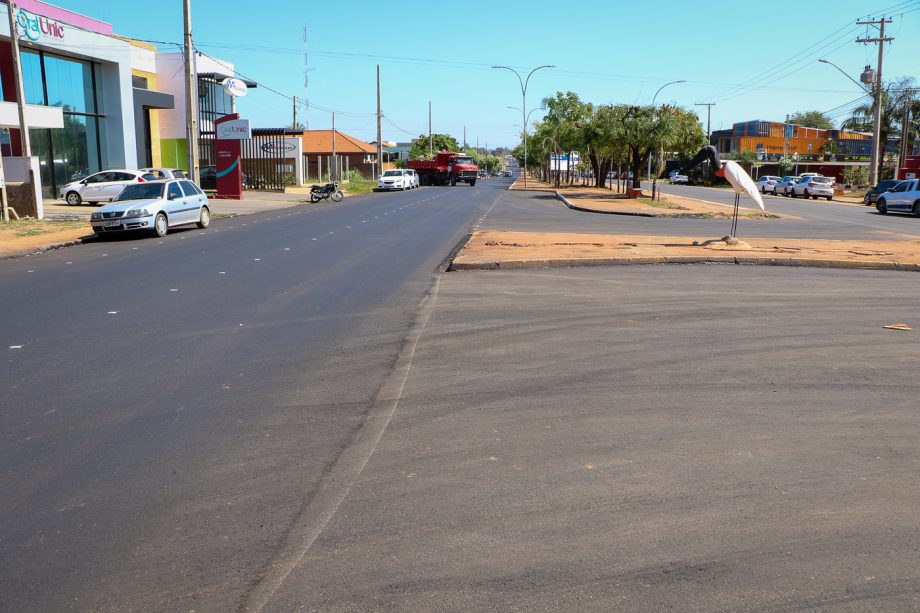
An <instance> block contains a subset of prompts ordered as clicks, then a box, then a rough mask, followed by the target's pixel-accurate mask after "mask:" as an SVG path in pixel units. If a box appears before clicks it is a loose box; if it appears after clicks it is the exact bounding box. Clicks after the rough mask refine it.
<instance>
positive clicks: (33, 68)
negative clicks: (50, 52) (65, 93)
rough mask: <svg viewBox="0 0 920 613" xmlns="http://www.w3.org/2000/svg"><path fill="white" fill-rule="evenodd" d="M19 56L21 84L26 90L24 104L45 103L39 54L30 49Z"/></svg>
mask: <svg viewBox="0 0 920 613" xmlns="http://www.w3.org/2000/svg"><path fill="white" fill-rule="evenodd" d="M20 58H21V61H22V84H23V88H24V89H25V90H26V104H45V87H44V83H43V80H42V59H41V56H40V55H39V54H37V53H33V52H32V51H23V52H22V53H21V54H20Z"/></svg>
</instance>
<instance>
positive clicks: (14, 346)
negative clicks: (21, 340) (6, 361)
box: [10, 345, 22, 349]
mask: <svg viewBox="0 0 920 613" xmlns="http://www.w3.org/2000/svg"><path fill="white" fill-rule="evenodd" d="M10 349H22V345H10Z"/></svg>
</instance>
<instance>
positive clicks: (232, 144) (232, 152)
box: [214, 113, 251, 200]
mask: <svg viewBox="0 0 920 613" xmlns="http://www.w3.org/2000/svg"><path fill="white" fill-rule="evenodd" d="M214 131H215V132H216V133H217V138H216V139H215V141H214V149H215V154H216V157H217V160H216V161H215V166H214V170H215V171H216V174H217V197H218V198H224V199H227V200H240V199H242V197H243V171H242V169H241V168H240V141H241V140H243V139H248V138H250V137H251V133H250V130H249V120H248V119H240V115H239V113H233V114H231V115H224V116H223V117H221V118H220V119H218V120H217V121H215V122H214Z"/></svg>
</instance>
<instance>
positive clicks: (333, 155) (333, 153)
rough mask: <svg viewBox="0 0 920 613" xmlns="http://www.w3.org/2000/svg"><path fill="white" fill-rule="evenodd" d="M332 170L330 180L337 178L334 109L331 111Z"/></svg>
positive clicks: (337, 160)
mask: <svg viewBox="0 0 920 613" xmlns="http://www.w3.org/2000/svg"><path fill="white" fill-rule="evenodd" d="M332 168H333V170H332V172H330V173H329V180H330V181H338V180H339V159H338V158H337V157H336V154H335V111H332Z"/></svg>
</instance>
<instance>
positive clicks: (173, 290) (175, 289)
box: [169, 287, 179, 292]
mask: <svg viewBox="0 0 920 613" xmlns="http://www.w3.org/2000/svg"><path fill="white" fill-rule="evenodd" d="M169 291H171V292H178V291H179V289H178V288H176V287H174V288H172V289H171V290H169Z"/></svg>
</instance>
